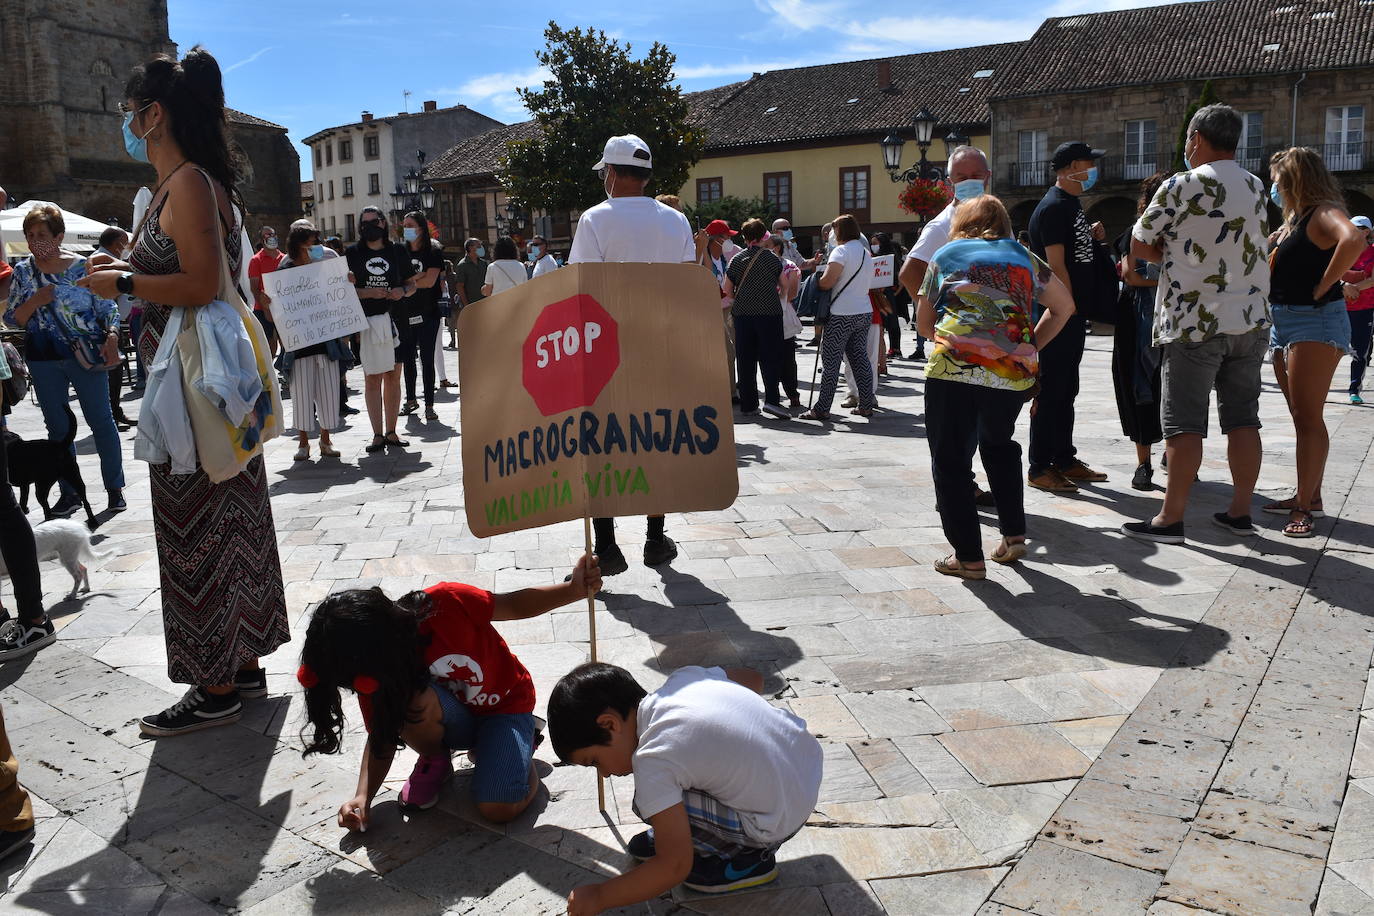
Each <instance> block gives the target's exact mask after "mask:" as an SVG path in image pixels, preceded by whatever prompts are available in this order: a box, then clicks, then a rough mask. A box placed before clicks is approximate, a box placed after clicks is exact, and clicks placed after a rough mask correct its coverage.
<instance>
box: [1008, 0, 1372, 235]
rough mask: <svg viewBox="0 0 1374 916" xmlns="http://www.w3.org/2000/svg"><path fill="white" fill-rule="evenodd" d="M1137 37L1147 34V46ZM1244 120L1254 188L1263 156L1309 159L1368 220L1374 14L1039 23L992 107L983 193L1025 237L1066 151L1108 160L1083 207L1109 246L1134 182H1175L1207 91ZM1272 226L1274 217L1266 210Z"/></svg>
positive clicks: (1245, 6)
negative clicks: (1291, 153) (1100, 153)
mask: <svg viewBox="0 0 1374 916" xmlns="http://www.w3.org/2000/svg"><path fill="white" fill-rule="evenodd" d="M1142 36H1148V41H1146V40H1144V39H1143V38H1142ZM1209 80H1210V81H1211V83H1212V89H1213V94H1214V95H1215V96H1216V98H1217V99H1218V100H1219V101H1222V102H1225V103H1226V104H1228V105H1230V106H1232V107H1233V108H1235V109H1237V110H1238V111H1240V112H1241V113H1242V116H1243V118H1244V133H1243V135H1242V137H1241V143H1240V148H1239V150H1238V154H1237V158H1238V159H1239V161H1240V162H1241V164H1242V165H1244V166H1245V167H1246V168H1247V169H1249V170H1250V171H1252V172H1254V173H1255V174H1256V175H1258V176H1259V177H1260V178H1262V179H1263V180H1264V181H1265V183H1266V184H1267V183H1268V182H1269V168H1268V161H1269V157H1270V156H1271V155H1272V154H1273V153H1274V152H1276V151H1278V150H1280V149H1284V148H1286V147H1289V146H1294V145H1298V146H1311V147H1314V148H1316V149H1317V150H1319V151H1320V152H1321V153H1322V155H1323V158H1324V159H1325V161H1326V163H1327V166H1328V167H1329V168H1330V169H1331V170H1332V171H1333V172H1334V173H1335V174H1336V176H1337V177H1338V178H1339V179H1340V181H1341V183H1342V185H1343V187H1344V189H1345V193H1346V199H1347V204H1348V206H1349V208H1350V210H1351V212H1352V213H1364V214H1370V213H1371V212H1374V200H1371V197H1374V139H1371V137H1370V135H1369V134H1368V133H1367V132H1366V131H1365V128H1364V121H1365V118H1366V117H1367V116H1368V115H1369V114H1370V113H1371V111H1370V106H1371V105H1374V8H1372V7H1371V6H1370V5H1369V3H1368V2H1361V0H1210V2H1204V3H1182V4H1175V5H1171V6H1160V7H1151V8H1147V9H1136V10H1123V11H1120V12H1113V13H1096V14H1090V15H1081V16H1071V17H1066V18H1058V19H1048V20H1046V21H1045V23H1044V24H1043V25H1042V26H1041V27H1040V29H1039V30H1037V32H1036V34H1035V35H1034V36H1033V37H1032V38H1031V39H1030V40H1029V41H1027V42H1026V44H1025V50H1024V52H1023V54H1022V55H1021V57H1020V59H1019V60H1018V61H1017V63H1016V64H1015V65H1014V66H1013V67H1012V68H1010V69H1009V72H1008V75H1007V78H1006V80H1005V81H1004V82H1003V83H1002V84H1001V85H1000V86H999V88H998V90H997V92H996V93H995V94H994V96H993V97H992V99H991V100H990V105H991V109H992V121H993V125H994V129H993V137H992V149H993V156H994V161H995V163H996V166H995V168H994V189H995V191H996V193H997V194H999V195H1000V196H1001V197H1002V198H1003V199H1004V200H1005V201H1006V202H1007V205H1008V208H1009V209H1010V210H1011V213H1012V222H1013V224H1014V225H1015V227H1016V228H1017V229H1020V228H1024V227H1025V225H1026V223H1027V222H1028V221H1029V219H1030V215H1031V213H1032V212H1033V211H1034V209H1035V204H1036V203H1037V202H1038V201H1039V200H1040V198H1041V197H1042V196H1043V195H1044V193H1045V190H1046V188H1047V187H1048V186H1049V185H1050V184H1052V183H1053V181H1054V176H1053V174H1052V173H1051V171H1050V167H1049V161H1048V160H1049V158H1050V154H1051V153H1052V152H1053V150H1054V148H1055V147H1056V146H1058V145H1059V144H1060V143H1062V142H1065V141H1069V140H1083V141H1085V142H1087V143H1090V144H1092V145H1093V146H1094V147H1098V148H1101V149H1105V150H1106V151H1107V156H1106V158H1104V159H1103V160H1102V162H1101V163H1100V167H1099V179H1098V183H1097V186H1096V187H1094V188H1093V189H1092V190H1090V191H1088V192H1087V193H1085V194H1084V195H1083V197H1082V201H1083V206H1084V208H1085V209H1086V210H1087V212H1088V215H1089V217H1090V218H1092V219H1095V220H1101V221H1102V222H1103V223H1104V224H1105V225H1106V227H1107V231H1108V233H1109V236H1110V237H1112V238H1115V237H1116V236H1117V235H1119V234H1120V233H1121V232H1124V231H1125V230H1126V229H1127V228H1129V226H1130V225H1131V223H1132V222H1133V221H1134V218H1135V213H1136V204H1137V199H1138V197H1139V190H1140V184H1141V181H1142V180H1144V179H1146V178H1149V177H1150V176H1151V175H1153V174H1154V173H1155V172H1157V171H1164V172H1169V173H1172V172H1173V171H1174V169H1175V153H1176V151H1177V148H1178V143H1179V137H1180V131H1181V130H1182V129H1183V128H1184V127H1185V126H1186V125H1185V124H1184V119H1185V117H1186V116H1187V112H1188V108H1189V107H1190V106H1191V105H1192V104H1193V103H1194V102H1195V101H1196V100H1197V99H1198V98H1199V96H1200V95H1201V93H1202V90H1203V87H1204V85H1205V83H1206V82H1207V81H1209ZM1271 215H1274V216H1277V210H1275V211H1273V213H1272V214H1271Z"/></svg>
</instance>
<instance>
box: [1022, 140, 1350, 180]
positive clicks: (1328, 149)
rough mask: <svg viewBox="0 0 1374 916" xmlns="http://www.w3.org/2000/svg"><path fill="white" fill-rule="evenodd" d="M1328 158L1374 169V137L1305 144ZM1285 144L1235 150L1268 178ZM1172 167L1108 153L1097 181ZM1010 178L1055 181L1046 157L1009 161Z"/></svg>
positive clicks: (1341, 165) (1140, 176) (1156, 159)
mask: <svg viewBox="0 0 1374 916" xmlns="http://www.w3.org/2000/svg"><path fill="white" fill-rule="evenodd" d="M1302 145H1303V146H1310V147H1312V148H1313V149H1315V150H1316V151H1317V152H1319V153H1321V156H1322V158H1323V159H1324V160H1326V166H1327V168H1329V169H1330V170H1331V171H1333V172H1362V171H1370V170H1374V140H1352V141H1347V142H1344V143H1304V144H1302ZM1285 148H1286V147H1284V146H1266V147H1245V148H1242V149H1239V150H1237V151H1236V161H1237V162H1239V163H1240V164H1241V166H1242V167H1244V168H1245V169H1247V170H1248V171H1251V172H1254V173H1255V174H1256V175H1259V176H1260V177H1261V178H1263V179H1265V180H1266V182H1267V181H1268V177H1269V157H1270V156H1272V155H1273V154H1274V153H1276V152H1278V151H1279V150H1281V149H1285ZM1161 170H1162V171H1166V172H1169V171H1172V170H1173V155H1172V153H1171V154H1168V155H1163V154H1161V155H1159V156H1152V157H1148V158H1147V157H1144V156H1122V155H1107V156H1104V157H1102V158H1101V159H1099V160H1098V162H1097V182H1098V184H1099V185H1103V184H1123V183H1125V184H1134V183H1137V182H1140V181H1143V180H1144V179H1146V178H1149V177H1150V176H1151V175H1153V174H1154V173H1155V172H1157V171H1161ZM1006 176H1007V181H1008V182H1009V183H1010V185H1011V186H1012V187H1014V188H1035V187H1041V188H1043V187H1048V186H1049V185H1050V184H1052V183H1053V182H1054V171H1053V170H1052V169H1051V168H1050V162H1049V160H1046V159H1040V160H1034V161H1026V162H1009V163H1007V166H1006Z"/></svg>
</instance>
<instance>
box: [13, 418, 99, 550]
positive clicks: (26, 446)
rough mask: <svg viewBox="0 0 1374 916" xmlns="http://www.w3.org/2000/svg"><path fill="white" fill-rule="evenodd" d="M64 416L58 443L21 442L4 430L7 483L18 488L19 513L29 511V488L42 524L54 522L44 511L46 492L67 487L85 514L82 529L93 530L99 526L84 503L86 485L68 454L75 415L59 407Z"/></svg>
mask: <svg viewBox="0 0 1374 916" xmlns="http://www.w3.org/2000/svg"><path fill="white" fill-rule="evenodd" d="M62 409H63V410H64V411H65V412H66V414H67V435H66V436H64V437H63V438H62V441H61V442H54V441H53V440H51V439H34V440H32V441H30V440H27V439H21V438H19V437H18V436H17V435H15V434H14V433H12V432H9V431H8V430H7V431H6V432H5V455H6V457H7V460H8V463H9V471H10V483H11V484H13V485H14V486H16V487H18V488H19V509H20V511H21V512H24V513H27V512H28V511H29V487H30V486H32V487H33V494H34V496H36V497H37V498H38V505H40V506H42V507H43V520H44V521H48V520H50V519H53V518H56V517H57V516H55V515H53V514H52V510H51V509H49V508H48V491H49V490H51V489H52V486H53V484H55V483H57V482H58V481H59V480H65V481H66V482H67V484H68V485H69V486H70V487H71V488H72V489H73V490H75V491H76V495H78V496H80V497H81V506H82V508H84V509H85V510H86V526H87V527H88V528H91V529H94V528H95V527H96V526H97V525H98V524H99V522H97V521H96V520H95V513H93V512H91V504H90V503H89V502H88V501H87V500H86V484H85V482H84V481H83V480H82V479H81V468H80V467H78V466H77V463H76V456H75V455H73V454H72V451H71V447H72V443H73V442H75V441H76V414H74V413H72V409H71V407H69V406H67V405H65V404H64V405H63V407H62Z"/></svg>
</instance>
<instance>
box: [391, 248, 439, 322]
mask: <svg viewBox="0 0 1374 916" xmlns="http://www.w3.org/2000/svg"><path fill="white" fill-rule="evenodd" d="M405 248H406V254H407V255H408V256H409V257H410V267H411V270H412V271H413V273H412V274H411V276H413V277H419V276H420V274H422V273H424V272H425V271H427V270H429V269H430V268H431V267H437V268H439V279H438V280H437V281H436V282H435V284H434V285H433V286H431V287H430V288H429V289H417V290H415V295H413V296H409V297H407V298H405V299H402V300H401V301H400V303H399V305H400V306H401V307H400V308H398V309H397V313H398V314H400V312H401V311H402V309H404V311H405V314H406V315H407V316H411V317H419V318H422V319H427V318H437V317H438V316H439V286H440V284H442V283H443V282H444V277H443V272H444V253H443V252H442V251H439V250H438V249H436V248H435V247H434V246H433V245H430V246H427V247H426V248H424V249H422V250H420V251H415V250H414V249H413V248H411V247H410V246H409V245H407V246H405Z"/></svg>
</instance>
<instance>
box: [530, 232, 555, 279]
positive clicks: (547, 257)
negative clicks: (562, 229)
mask: <svg viewBox="0 0 1374 916" xmlns="http://www.w3.org/2000/svg"><path fill="white" fill-rule="evenodd" d="M529 250H530V257H531V258H533V259H534V273H532V274H531V275H530V279H534V278H535V277H542V276H544V274H548V273H553V272H554V271H555V270H557V269H558V259H557V258H555V257H554V256H553V255H551V254H549V243H548V241H547V240H546V239H545V238H544V237H543V236H542V235H536V236H535V237H534V238H532V239H530V249H529Z"/></svg>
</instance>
